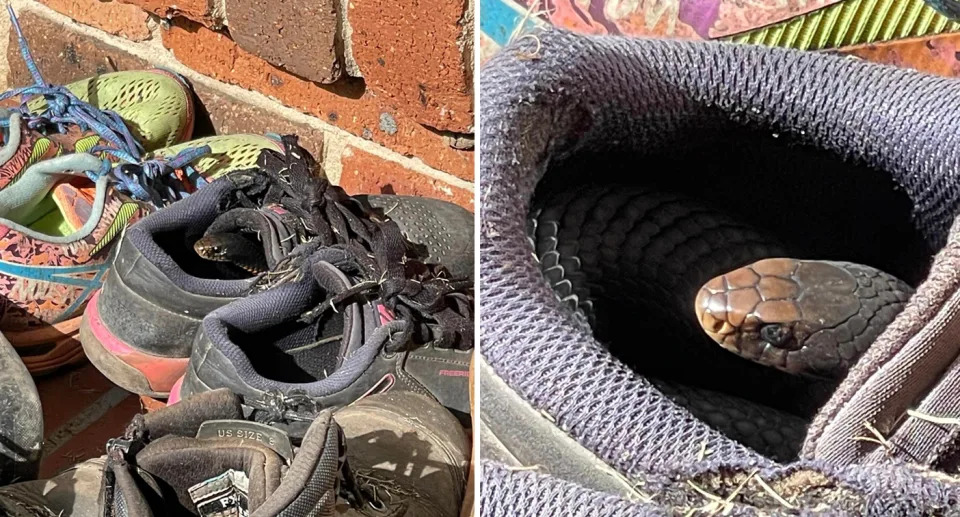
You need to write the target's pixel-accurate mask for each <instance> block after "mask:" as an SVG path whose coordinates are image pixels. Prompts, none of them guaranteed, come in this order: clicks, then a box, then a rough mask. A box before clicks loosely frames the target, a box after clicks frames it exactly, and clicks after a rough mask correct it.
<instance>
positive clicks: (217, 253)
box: [193, 237, 229, 262]
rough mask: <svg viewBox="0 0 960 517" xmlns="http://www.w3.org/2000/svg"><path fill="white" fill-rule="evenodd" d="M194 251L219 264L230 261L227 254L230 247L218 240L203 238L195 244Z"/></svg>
mask: <svg viewBox="0 0 960 517" xmlns="http://www.w3.org/2000/svg"><path fill="white" fill-rule="evenodd" d="M193 249H194V251H196V252H197V254H198V255H200V256H201V257H203V258H205V259H207V260H213V261H218V262H225V261H227V260H228V256H227V253H228V251H229V246H227V245H226V243H223V242H221V241H220V240H219V239H216V238H211V237H203V238H201V239H199V240H198V241H197V242H195V243H194V244H193Z"/></svg>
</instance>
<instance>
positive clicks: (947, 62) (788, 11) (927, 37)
mask: <svg viewBox="0 0 960 517" xmlns="http://www.w3.org/2000/svg"><path fill="white" fill-rule="evenodd" d="M932 3H934V2H932V0H929V1H928V0H482V1H481V9H482V10H481V13H480V22H481V23H480V24H481V35H480V47H479V48H480V62H481V63H483V62H484V61H485V60H486V59H487V58H489V56H491V55H493V54H494V53H495V52H496V50H497V49H499V48H500V47H501V46H503V45H504V44H506V42H508V41H509V40H510V39H511V37H513V38H516V36H517V35H518V34H522V33H524V32H526V31H528V30H529V29H530V28H531V27H536V26H537V25H538V24H549V25H553V26H556V27H563V28H566V29H570V30H573V31H577V32H582V33H586V34H614V35H624V36H637V37H668V38H680V39H724V40H730V41H735V42H738V43H747V44H759V45H768V46H777V47H789V48H796V49H802V50H839V51H841V52H849V53H851V54H856V55H858V56H860V57H862V58H864V59H867V60H871V61H878V62H882V63H888V64H894V65H897V66H902V67H907V68H915V69H917V70H922V71H926V72H930V73H936V74H941V75H950V76H954V77H957V76H960V66H958V62H957V60H956V59H955V50H954V49H955V47H956V37H955V36H954V34H956V33H960V23H958V22H956V21H953V20H951V19H949V18H947V17H945V16H944V15H943V14H942V13H940V12H938V11H937V10H936V9H935V8H934V7H932V6H931V4H932ZM534 20H535V21H534ZM521 22H523V23H524V25H525V26H524V27H522V28H518V27H519V25H520V23H521Z"/></svg>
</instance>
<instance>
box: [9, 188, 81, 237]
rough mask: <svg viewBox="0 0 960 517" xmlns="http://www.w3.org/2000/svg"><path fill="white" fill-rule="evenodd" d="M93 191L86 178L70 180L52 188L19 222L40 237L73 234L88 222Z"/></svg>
mask: <svg viewBox="0 0 960 517" xmlns="http://www.w3.org/2000/svg"><path fill="white" fill-rule="evenodd" d="M95 192H96V187H94V185H93V183H92V182H90V181H89V180H87V179H86V178H72V179H70V180H68V181H65V182H63V183H60V184H58V185H57V186H56V187H54V188H53V190H51V191H50V193H48V194H47V195H46V196H44V197H43V199H42V200H40V202H39V203H38V204H37V206H36V207H35V208H34V209H33V210H31V211H30V212H29V213H28V214H26V215H25V216H24V219H26V220H25V221H23V222H24V223H26V224H25V225H26V226H27V227H28V228H30V229H31V230H34V231H36V232H39V233H42V234H44V235H51V236H55V237H65V236H67V235H70V234H73V233H75V232H76V231H77V230H79V229H80V228H82V227H83V225H84V224H86V222H87V220H88V219H90V215H91V212H92V211H93V199H94V195H95Z"/></svg>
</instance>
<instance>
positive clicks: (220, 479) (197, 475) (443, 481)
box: [0, 390, 468, 517]
mask: <svg viewBox="0 0 960 517" xmlns="http://www.w3.org/2000/svg"><path fill="white" fill-rule="evenodd" d="M380 397H384V396H374V397H370V398H369V399H367V400H364V401H363V402H362V403H358V404H357V405H355V406H351V407H349V408H346V409H343V410H342V411H341V412H339V413H337V414H336V415H334V413H333V412H332V410H323V411H312V410H305V411H299V412H294V413H290V414H288V415H286V416H285V418H284V419H282V420H277V421H269V422H255V421H250V420H249V419H246V418H245V417H244V415H243V411H242V408H241V405H240V403H239V400H238V398H237V397H236V396H235V395H233V394H232V393H230V392H229V391H227V390H218V391H214V392H208V393H204V394H202V395H198V396H196V397H192V398H190V399H187V400H184V401H183V402H182V403H180V404H177V405H176V406H173V407H169V408H164V409H161V410H159V411H156V412H154V413H150V414H147V415H138V416H136V417H134V419H133V421H132V422H131V424H130V425H129V426H128V427H127V431H126V433H125V434H124V436H123V437H121V438H117V439H114V440H111V441H110V442H109V443H108V445H107V455H106V456H103V457H100V458H95V459H92V460H88V461H85V462H83V463H80V464H78V465H76V466H74V467H72V468H70V469H68V470H66V471H64V472H63V473H61V474H59V475H57V476H55V477H53V478H51V479H48V480H42V481H30V482H25V483H18V484H14V485H10V486H6V487H2V488H0V515H10V516H13V517H40V516H42V517H53V516H63V517H95V516H96V517H99V516H102V515H113V516H122V517H148V516H153V515H169V516H174V517H179V516H196V515H200V516H214V515H218V516H227V515H234V516H240V515H249V516H250V517H260V516H290V517H301V516H319V515H345V516H371V517H376V516H387V515H389V516H396V517H401V516H409V517H414V516H417V517H419V516H426V517H454V516H456V515H457V510H458V508H459V502H460V499H461V498H462V494H463V491H464V485H463V482H464V476H465V466H466V458H467V457H466V452H467V450H468V449H467V445H466V443H467V442H466V438H465V436H464V434H463V430H462V429H460V427H459V426H458V424H457V421H456V419H454V418H453V417H452V416H451V415H450V414H449V413H447V412H446V411H445V410H444V409H443V408H442V407H440V406H439V405H438V404H436V403H435V402H433V401H431V400H429V399H427V398H426V397H423V396H420V395H416V394H409V393H403V394H401V393H398V394H390V395H386V397H389V398H383V399H381V398H380ZM269 424H273V425H269ZM343 426H350V428H349V429H347V428H343V429H341V428H342V427H343ZM287 431H292V432H290V433H288V432H287ZM344 436H346V439H345V438H344ZM351 449H353V451H351ZM391 466H392V467H393V468H391Z"/></svg>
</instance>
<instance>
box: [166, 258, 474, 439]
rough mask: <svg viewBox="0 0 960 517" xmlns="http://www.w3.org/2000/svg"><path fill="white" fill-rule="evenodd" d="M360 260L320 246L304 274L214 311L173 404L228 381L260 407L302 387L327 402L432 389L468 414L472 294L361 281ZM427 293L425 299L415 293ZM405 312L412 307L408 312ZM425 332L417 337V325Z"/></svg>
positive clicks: (297, 392) (206, 320) (174, 393)
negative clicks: (387, 291)
mask: <svg viewBox="0 0 960 517" xmlns="http://www.w3.org/2000/svg"><path fill="white" fill-rule="evenodd" d="M363 267H364V265H363V263H362V262H361V261H359V260H357V258H356V257H355V256H351V254H350V253H349V252H348V251H345V250H343V249H338V248H321V249H320V250H318V251H317V252H316V253H314V254H313V255H311V256H310V257H309V259H307V261H306V262H305V264H304V265H303V270H302V273H301V275H300V276H301V278H300V279H299V280H297V281H291V282H288V283H283V284H280V285H278V286H275V287H273V288H271V289H269V290H266V291H263V292H261V293H257V294H253V295H250V296H248V297H246V298H241V299H238V300H236V301H234V302H232V303H230V304H228V305H226V306H223V307H221V308H219V309H217V310H215V311H213V312H211V313H210V314H209V315H208V316H207V317H206V318H204V320H203V324H202V326H201V331H200V332H199V333H198V334H197V338H196V340H195V341H194V345H193V352H192V355H191V357H190V361H189V365H188V366H187V371H186V375H185V376H184V379H183V381H182V383H181V385H179V386H175V387H174V389H173V391H172V393H171V394H170V403H175V402H176V401H177V400H178V398H179V397H181V396H189V395H191V394H195V393H202V392H205V391H209V390H212V389H218V388H223V387H226V388H230V390H231V391H233V392H234V393H237V394H239V395H241V396H243V397H244V400H245V401H246V402H247V403H248V405H249V406H250V408H251V410H253V411H254V413H256V412H257V411H259V410H262V409H264V408H265V407H269V406H263V404H262V403H261V402H258V401H261V400H263V399H265V398H269V397H270V396H271V394H275V393H280V394H282V395H283V396H285V397H293V396H297V395H302V396H305V397H307V398H308V399H309V400H312V401H314V402H315V403H319V404H320V405H321V406H323V407H327V406H342V405H346V404H349V403H351V402H353V401H355V400H357V399H360V398H362V397H363V396H365V395H368V394H371V393H378V392H386V391H390V390H405V391H413V392H416V393H422V394H431V395H432V396H434V397H435V398H436V399H437V400H439V401H440V402H441V403H442V404H443V405H444V406H446V407H447V408H449V409H450V410H452V411H453V412H454V413H455V414H457V416H458V417H460V418H461V419H463V420H464V421H466V420H468V415H469V393H468V375H469V364H470V356H471V353H472V342H471V341H470V337H471V336H469V334H470V333H471V332H472V321H471V320H470V313H471V310H472V308H471V302H472V300H471V299H470V296H468V295H467V294H465V293H462V292H456V291H449V292H446V293H438V292H430V291H431V290H432V289H433V288H434V287H433V286H430V285H429V284H428V283H426V282H425V283H424V285H427V286H428V287H427V288H426V289H425V290H424V292H421V293H416V292H414V291H413V290H412V289H411V291H410V292H409V293H407V294H408V295H409V296H410V298H405V296H406V295H398V296H400V297H401V298H405V300H396V299H393V300H391V299H390V298H389V297H388V296H384V295H383V294H382V292H381V288H382V287H383V286H385V285H388V284H389V283H390V282H389V279H386V281H385V282H384V283H383V284H381V283H378V282H377V281H370V280H361V279H360V277H359V276H358V274H357V271H358V270H360V269H361V268H363ZM421 295H423V296H424V298H423V300H424V301H426V300H428V299H430V298H433V299H432V302H430V303H429V304H428V303H418V302H416V301H414V299H417V298H420V296H421ZM399 315H405V316H404V317H403V318H401V317H400V316H399ZM420 322H426V325H425V327H427V328H426V334H428V336H430V337H428V338H427V339H426V340H420V342H421V343H424V342H425V344H419V345H417V344H415V343H414V341H417V340H416V337H415V334H418V332H415V330H417V327H418V323H420Z"/></svg>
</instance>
